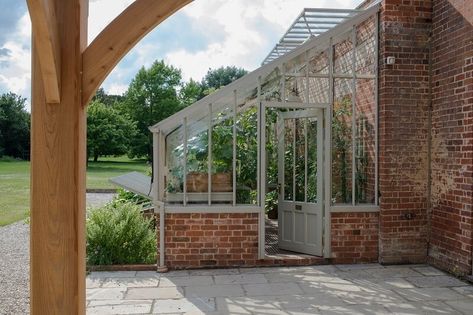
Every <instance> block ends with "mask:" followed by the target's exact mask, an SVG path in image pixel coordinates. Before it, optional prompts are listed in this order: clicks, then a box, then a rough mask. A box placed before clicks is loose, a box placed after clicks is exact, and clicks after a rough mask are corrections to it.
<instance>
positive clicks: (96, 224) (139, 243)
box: [87, 201, 156, 265]
mask: <svg viewBox="0 0 473 315" xmlns="http://www.w3.org/2000/svg"><path fill="white" fill-rule="evenodd" d="M140 209H141V208H140V206H138V205H136V204H133V203H129V202H120V201H114V202H111V203H109V204H107V205H105V206H104V207H102V208H97V209H93V210H91V211H90V213H89V215H88V218H87V264H88V265H115V264H120V265H122V264H152V263H155V262H156V232H155V229H154V226H153V224H152V220H149V219H145V218H144V217H143V216H142V214H141V213H140Z"/></svg>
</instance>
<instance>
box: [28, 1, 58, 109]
mask: <svg viewBox="0 0 473 315" xmlns="http://www.w3.org/2000/svg"><path fill="white" fill-rule="evenodd" d="M27 3H28V10H29V12H30V17H31V24H32V25H34V28H33V29H32V30H33V33H34V34H33V37H34V46H35V50H36V54H37V56H38V59H39V65H40V69H39V70H40V73H41V77H42V78H43V84H44V96H45V97H46V102H47V103H49V104H51V103H59V102H60V101H61V100H60V92H59V85H60V74H59V73H60V72H59V69H60V68H61V58H60V50H59V48H60V43H59V36H58V27H57V23H56V21H57V19H56V12H55V8H54V4H53V2H52V1H49V0H27Z"/></svg>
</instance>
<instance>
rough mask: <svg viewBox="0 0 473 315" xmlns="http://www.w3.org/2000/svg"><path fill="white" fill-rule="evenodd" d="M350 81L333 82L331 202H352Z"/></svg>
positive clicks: (338, 80)
mask: <svg viewBox="0 0 473 315" xmlns="http://www.w3.org/2000/svg"><path fill="white" fill-rule="evenodd" d="M351 83H352V80H351V79H335V80H334V104H333V118H332V201H333V203H351V200H352V92H351Z"/></svg>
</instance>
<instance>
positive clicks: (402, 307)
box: [384, 301, 461, 315]
mask: <svg viewBox="0 0 473 315" xmlns="http://www.w3.org/2000/svg"><path fill="white" fill-rule="evenodd" d="M384 306H385V308H386V309H387V310H388V311H389V312H390V313H388V314H393V313H394V314H406V315H460V314H461V313H459V312H458V311H456V310H455V309H453V308H452V307H450V306H449V305H447V304H446V303H444V302H440V301H423V302H410V303H407V302H404V303H395V304H385V305H384Z"/></svg>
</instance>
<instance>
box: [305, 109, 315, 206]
mask: <svg viewBox="0 0 473 315" xmlns="http://www.w3.org/2000/svg"><path fill="white" fill-rule="evenodd" d="M307 202H313V203H316V202H317V120H316V119H315V118H310V119H308V120H307Z"/></svg>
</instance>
